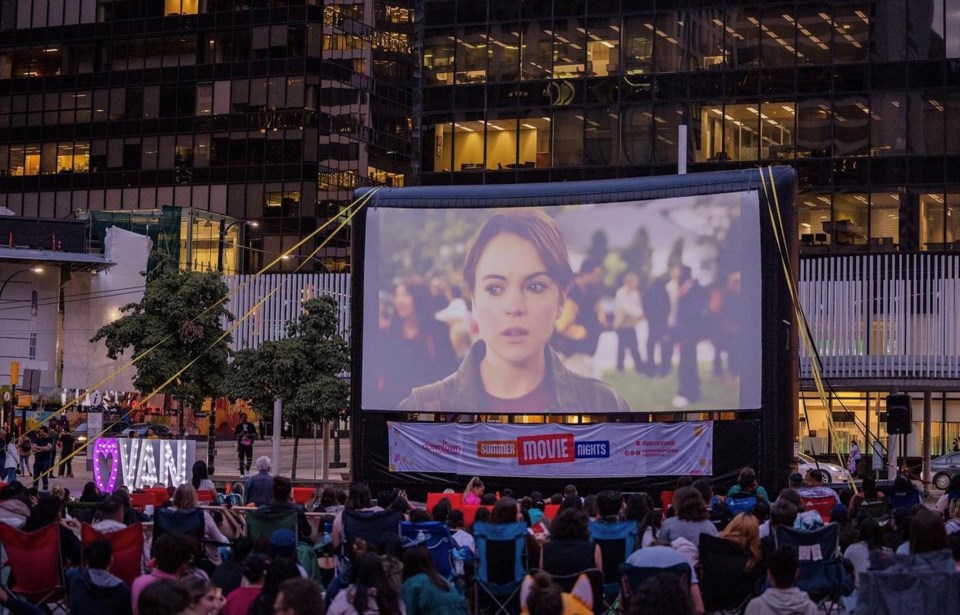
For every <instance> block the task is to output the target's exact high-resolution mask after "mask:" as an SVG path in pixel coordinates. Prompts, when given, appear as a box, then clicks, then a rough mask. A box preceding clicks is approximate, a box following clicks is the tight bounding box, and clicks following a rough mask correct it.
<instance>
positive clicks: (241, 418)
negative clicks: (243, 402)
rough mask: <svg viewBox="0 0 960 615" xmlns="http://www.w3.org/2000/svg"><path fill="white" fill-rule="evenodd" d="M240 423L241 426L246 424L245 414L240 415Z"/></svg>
mask: <svg viewBox="0 0 960 615" xmlns="http://www.w3.org/2000/svg"><path fill="white" fill-rule="evenodd" d="M240 423H241V424H245V423H247V415H246V414H241V415H240Z"/></svg>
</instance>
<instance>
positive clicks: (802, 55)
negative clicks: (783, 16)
mask: <svg viewBox="0 0 960 615" xmlns="http://www.w3.org/2000/svg"><path fill="white" fill-rule="evenodd" d="M832 12H833V9H832V8H831V6H830V5H829V4H827V3H817V4H800V5H799V6H797V12H796V20H797V64H829V63H830V41H831V39H832V36H833V23H832V18H831V17H830V15H831V13H832ZM787 15H788V16H789V13H787ZM824 16H826V19H824Z"/></svg>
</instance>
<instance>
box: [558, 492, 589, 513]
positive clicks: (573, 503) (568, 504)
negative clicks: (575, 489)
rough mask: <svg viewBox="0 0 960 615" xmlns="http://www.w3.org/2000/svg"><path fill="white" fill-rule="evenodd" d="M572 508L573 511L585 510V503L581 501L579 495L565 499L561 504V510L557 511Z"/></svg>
mask: <svg viewBox="0 0 960 615" xmlns="http://www.w3.org/2000/svg"><path fill="white" fill-rule="evenodd" d="M568 508H572V509H573V510H583V502H582V501H580V496H579V495H571V496H568V497H565V498H563V501H562V502H560V508H558V509H557V510H561V511H562V510H567V509H568Z"/></svg>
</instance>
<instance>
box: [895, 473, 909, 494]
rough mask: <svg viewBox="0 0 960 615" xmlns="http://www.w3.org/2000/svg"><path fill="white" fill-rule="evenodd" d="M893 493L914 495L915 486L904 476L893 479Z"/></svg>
mask: <svg viewBox="0 0 960 615" xmlns="http://www.w3.org/2000/svg"><path fill="white" fill-rule="evenodd" d="M893 492H894V493H912V492H913V485H912V484H910V479H909V478H907V477H906V476H904V475H903V474H901V475H899V476H897V477H896V478H895V479H893Z"/></svg>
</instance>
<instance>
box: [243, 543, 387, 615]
mask: <svg viewBox="0 0 960 615" xmlns="http://www.w3.org/2000/svg"><path fill="white" fill-rule="evenodd" d="M374 557H376V556H374ZM299 578H300V569H299V568H297V564H296V562H294V561H293V560H292V559H289V558H286V557H278V558H276V559H273V560H270V565H269V566H268V567H267V575H266V577H265V578H264V580H263V589H262V590H261V591H260V594H259V595H257V597H256V599H255V600H254V601H253V604H252V605H251V606H250V612H251V613H273V603H274V601H275V600H276V598H277V592H278V591H280V585H281V584H282V583H283V582H284V581H286V580H287V579H299Z"/></svg>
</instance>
